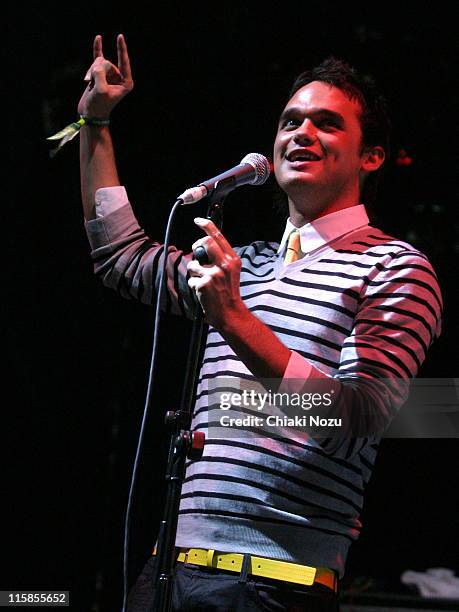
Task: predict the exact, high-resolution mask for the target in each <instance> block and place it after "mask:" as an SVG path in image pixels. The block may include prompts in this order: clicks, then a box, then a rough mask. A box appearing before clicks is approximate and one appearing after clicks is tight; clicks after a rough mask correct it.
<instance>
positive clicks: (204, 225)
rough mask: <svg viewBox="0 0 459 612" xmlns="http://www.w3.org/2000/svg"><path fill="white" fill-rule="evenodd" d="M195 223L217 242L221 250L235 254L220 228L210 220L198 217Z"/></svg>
mask: <svg viewBox="0 0 459 612" xmlns="http://www.w3.org/2000/svg"><path fill="white" fill-rule="evenodd" d="M194 222H195V223H196V225H197V226H198V227H200V228H201V229H202V230H204V231H205V232H206V234H207V235H208V236H211V237H212V238H213V239H214V240H215V242H216V243H217V244H218V246H219V247H220V248H221V250H222V251H224V252H228V251H231V252H234V251H233V249H232V247H231V245H230V243H229V242H228V241H227V239H226V238H225V236H224V235H223V234H222V233H221V231H220V230H219V229H218V227H217V226H216V225H215V224H214V223H213V222H212V221H211V220H210V219H203V218H202V217H196V219H195V220H194Z"/></svg>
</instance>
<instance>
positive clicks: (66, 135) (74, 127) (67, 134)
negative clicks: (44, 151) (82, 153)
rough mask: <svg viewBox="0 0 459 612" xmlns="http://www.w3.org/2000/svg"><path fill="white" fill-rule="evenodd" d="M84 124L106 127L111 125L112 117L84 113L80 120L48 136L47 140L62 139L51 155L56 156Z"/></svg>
mask: <svg viewBox="0 0 459 612" xmlns="http://www.w3.org/2000/svg"><path fill="white" fill-rule="evenodd" d="M83 125H88V126H95V127H104V126H107V125H110V119H109V118H108V117H105V118H102V117H83V115H80V119H79V120H78V121H75V122H74V123H70V124H69V125H67V126H66V127H65V128H64V129H62V130H60V131H59V132H57V133H56V134H53V135H52V136H48V138H47V139H46V140H59V141H60V142H59V144H58V145H57V147H56V148H55V149H52V150H51V151H50V152H49V155H50V157H54V156H55V155H56V154H57V153H58V152H59V151H60V149H62V147H63V146H64V145H65V144H66V143H67V142H70V141H71V140H73V139H74V138H75V136H76V135H77V134H78V133H79V132H80V130H81V128H82V126H83Z"/></svg>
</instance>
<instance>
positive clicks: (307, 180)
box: [274, 81, 363, 218]
mask: <svg viewBox="0 0 459 612" xmlns="http://www.w3.org/2000/svg"><path fill="white" fill-rule="evenodd" d="M360 113H361V106H360V104H359V102H357V101H354V100H349V98H348V97H347V96H346V95H345V94H344V93H343V92H342V91H341V90H340V89H337V88H336V87H333V86H331V85H328V84H327V83H322V82H320V81H313V82H312V83H309V84H308V85H305V86H304V87H302V88H301V89H299V90H298V91H297V92H296V93H295V94H294V95H293V97H292V98H291V99H290V100H289V102H288V103H287V106H286V107H285V109H284V111H283V113H282V115H281V118H280V121H279V126H278V130H277V135H276V139H275V142H274V172H275V175H276V179H277V182H278V183H279V186H280V187H281V188H282V189H283V190H284V191H285V192H286V193H287V195H288V197H289V205H290V209H291V213H292V206H293V208H294V209H296V210H301V208H302V207H303V208H304V210H301V212H303V213H305V212H306V213H307V216H310V217H312V218H315V217H317V216H321V215H322V214H326V213H327V212H328V209H329V208H330V207H332V210H336V209H339V208H344V207H345V206H350V205H353V204H357V203H358V201H359V177H360V175H361V170H362V160H363V155H362V130H361V127H360V118H359V117H360ZM352 200H353V201H352ZM308 213H309V214H308Z"/></svg>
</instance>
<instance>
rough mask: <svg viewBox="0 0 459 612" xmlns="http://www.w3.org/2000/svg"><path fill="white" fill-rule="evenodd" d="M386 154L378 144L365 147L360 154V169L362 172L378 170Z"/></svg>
mask: <svg viewBox="0 0 459 612" xmlns="http://www.w3.org/2000/svg"><path fill="white" fill-rule="evenodd" d="M385 159H386V154H385V152H384V149H383V148H382V147H380V146H378V145H377V146H374V147H368V148H365V150H364V151H363V154H362V165H361V170H362V171H363V172H374V171H375V170H378V169H379V168H380V167H381V166H382V165H383V163H384V160H385Z"/></svg>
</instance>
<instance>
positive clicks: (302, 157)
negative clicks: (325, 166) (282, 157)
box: [288, 152, 319, 161]
mask: <svg viewBox="0 0 459 612" xmlns="http://www.w3.org/2000/svg"><path fill="white" fill-rule="evenodd" d="M288 159H289V161H317V160H318V159H319V158H318V157H317V155H315V154H314V153H305V152H302V153H291V154H290V155H289V156H288Z"/></svg>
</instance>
